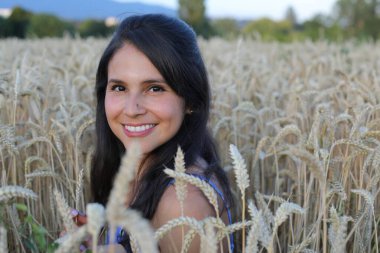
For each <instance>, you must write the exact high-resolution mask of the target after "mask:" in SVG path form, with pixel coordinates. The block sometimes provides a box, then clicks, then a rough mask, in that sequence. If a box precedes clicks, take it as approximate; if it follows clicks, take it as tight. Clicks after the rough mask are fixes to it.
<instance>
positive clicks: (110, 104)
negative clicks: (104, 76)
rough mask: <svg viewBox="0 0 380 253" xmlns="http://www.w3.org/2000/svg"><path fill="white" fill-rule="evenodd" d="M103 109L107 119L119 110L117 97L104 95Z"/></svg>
mask: <svg viewBox="0 0 380 253" xmlns="http://www.w3.org/2000/svg"><path fill="white" fill-rule="evenodd" d="M104 110H105V112H106V118H107V120H109V119H111V118H112V117H114V116H115V114H116V113H117V112H118V110H119V103H118V101H117V99H115V98H113V97H111V96H107V95H106V97H105V99H104Z"/></svg>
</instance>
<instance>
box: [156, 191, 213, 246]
mask: <svg viewBox="0 0 380 253" xmlns="http://www.w3.org/2000/svg"><path fill="white" fill-rule="evenodd" d="M183 210H184V214H183V216H186V217H191V218H195V219H197V220H203V219H205V218H207V217H210V216H215V212H214V210H213V208H212V206H211V204H210V203H209V202H208V200H207V198H206V197H205V196H204V195H203V193H202V192H201V191H200V190H199V189H198V188H197V187H195V186H193V185H191V184H187V196H186V199H185V201H184V207H183ZM181 216H182V214H181V205H180V202H179V201H178V199H177V195H176V188H175V185H170V186H168V187H167V188H166V190H165V192H164V193H163V195H162V197H161V200H160V202H159V204H158V206H157V209H156V212H155V214H154V216H153V218H152V220H151V223H152V225H153V227H154V228H155V229H158V228H160V227H161V226H163V225H165V224H167V223H168V222H169V221H170V220H173V219H176V218H179V217H181ZM189 230H190V227H188V226H186V225H185V226H179V227H175V228H172V229H171V230H170V232H169V233H167V234H166V235H165V236H164V237H163V238H162V239H161V240H160V241H159V242H158V245H159V248H160V252H167V253H178V252H180V251H181V248H182V246H183V245H182V242H183V238H184V237H183V236H184V234H186V233H187V232H188V231H189ZM199 251H200V238H199V236H198V235H196V236H195V238H194V239H193V241H192V242H191V244H190V246H189V249H188V251H187V252H189V253H195V252H199Z"/></svg>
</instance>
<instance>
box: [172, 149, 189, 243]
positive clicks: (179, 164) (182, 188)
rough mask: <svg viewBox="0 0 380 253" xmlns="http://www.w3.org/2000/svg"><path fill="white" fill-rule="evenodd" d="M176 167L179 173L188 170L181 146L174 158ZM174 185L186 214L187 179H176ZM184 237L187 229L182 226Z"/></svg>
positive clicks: (182, 213) (182, 211) (182, 214)
mask: <svg viewBox="0 0 380 253" xmlns="http://www.w3.org/2000/svg"><path fill="white" fill-rule="evenodd" d="M174 169H175V171H177V172H179V173H185V172H186V166H185V156H184V154H183V151H182V149H181V147H178V149H177V154H176V156H175V159H174ZM174 185H175V191H176V195H177V199H178V202H179V205H180V208H181V216H184V215H185V210H184V202H185V199H186V196H187V185H186V182H185V181H183V180H181V179H179V178H178V179H177V180H175V182H174ZM184 239H185V231H184V228H183V227H182V240H184Z"/></svg>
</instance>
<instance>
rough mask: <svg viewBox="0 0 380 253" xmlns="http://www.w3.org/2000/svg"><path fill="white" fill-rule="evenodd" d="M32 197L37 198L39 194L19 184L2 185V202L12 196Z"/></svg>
mask: <svg viewBox="0 0 380 253" xmlns="http://www.w3.org/2000/svg"><path fill="white" fill-rule="evenodd" d="M16 197H20V198H30V199H37V194H35V193H34V192H33V191H32V190H29V189H27V188H24V187H21V186H17V185H6V186H2V187H0V202H6V201H8V200H9V199H12V198H16Z"/></svg>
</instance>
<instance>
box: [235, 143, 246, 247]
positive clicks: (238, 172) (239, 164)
mask: <svg viewBox="0 0 380 253" xmlns="http://www.w3.org/2000/svg"><path fill="white" fill-rule="evenodd" d="M230 154H231V158H232V162H233V165H234V172H235V177H236V183H237V185H238V187H239V189H240V193H241V200H242V209H241V212H242V220H243V221H244V220H245V190H246V189H247V188H248V187H249V176H248V171H247V165H246V164H245V161H244V159H243V157H242V156H241V154H240V153H239V150H238V149H237V147H236V146H235V145H233V144H231V145H230ZM242 252H245V227H243V229H242Z"/></svg>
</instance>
